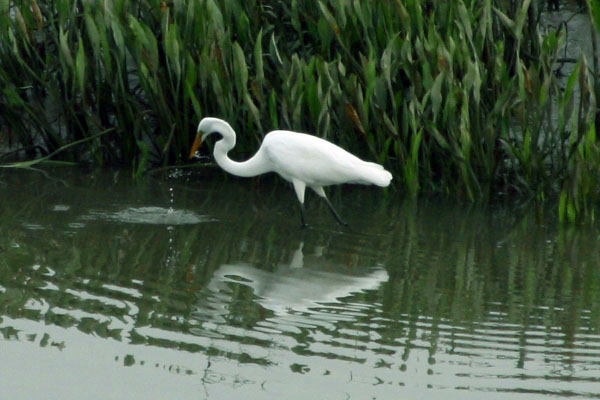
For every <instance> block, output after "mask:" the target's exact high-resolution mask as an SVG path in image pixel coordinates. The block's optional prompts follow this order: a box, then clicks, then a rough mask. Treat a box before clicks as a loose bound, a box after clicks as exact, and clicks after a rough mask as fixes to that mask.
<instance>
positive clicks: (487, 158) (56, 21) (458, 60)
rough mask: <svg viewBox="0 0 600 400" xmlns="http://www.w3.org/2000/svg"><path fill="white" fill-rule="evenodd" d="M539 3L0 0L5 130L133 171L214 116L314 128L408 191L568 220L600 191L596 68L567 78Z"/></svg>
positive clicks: (256, 136) (249, 137) (251, 137)
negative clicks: (499, 200) (517, 206)
mask: <svg viewBox="0 0 600 400" xmlns="http://www.w3.org/2000/svg"><path fill="white" fill-rule="evenodd" d="M509 3H511V4H509ZM513 3H514V4H513ZM537 3H538V2H533V1H531V0H522V1H518V2H502V1H495V0H494V1H493V0H461V1H455V2H426V1H420V0H406V1H399V0H396V1H389V2H357V1H352V2H351V1H343V0H320V1H316V2H299V1H290V2H271V1H267V2H264V1H256V0H255V1H252V0H251V1H241V0H231V1H227V2H218V1H215V0H202V1H189V0H174V1H169V2H162V1H158V0H110V1H102V2H93V1H92V2H70V1H66V0H59V1H56V2H39V1H37V0H32V1H26V2H25V1H14V2H9V1H4V2H1V3H0V29H2V31H3V32H7V34H4V35H2V36H1V37H0V83H1V85H0V87H1V88H2V89H1V93H0V104H1V106H2V110H3V112H2V117H1V118H2V119H1V120H0V124H1V129H2V135H3V136H4V137H5V139H7V140H8V142H9V143H10V144H11V145H12V146H13V148H23V149H25V151H27V154H28V156H29V157H30V158H31V157H37V156H39V154H40V153H41V154H42V155H43V154H48V153H51V152H53V151H55V150H57V149H60V148H62V147H63V146H66V145H68V144H69V143H73V142H75V141H78V140H82V139H86V138H87V139H89V140H88V141H86V142H85V144H82V145H79V146H77V147H75V149H77V150H78V152H73V151H71V152H61V155H62V157H64V158H65V159H66V160H69V161H82V160H83V161H88V162H92V163H94V164H99V165H106V164H110V165H114V164H121V165H132V166H133V167H134V173H135V174H136V175H139V174H141V173H143V172H144V171H145V170H147V169H148V168H150V167H152V166H159V165H172V164H181V163H183V162H184V161H185V159H186V155H187V152H188V149H189V145H190V142H191V140H192V136H193V135H194V134H195V127H196V125H197V123H198V121H199V119H200V118H202V117H203V116H207V115H212V116H218V117H221V118H224V119H227V120H228V121H230V122H231V123H232V125H233V126H234V127H235V128H236V129H237V131H238V132H239V134H240V138H239V140H238V143H239V144H238V146H239V148H240V151H242V152H251V151H253V150H254V149H255V148H256V147H257V146H258V144H259V142H260V140H261V139H262V136H263V135H264V133H265V132H266V131H268V130H271V129H276V128H282V129H286V128H287V129H294V130H303V131H309V132H313V133H315V134H317V135H319V136H321V137H325V138H328V139H330V140H332V141H334V142H336V143H339V144H341V145H342V146H344V147H345V148H347V149H349V150H351V151H353V152H356V153H358V154H359V155H361V156H363V157H366V158H369V159H373V160H377V161H379V162H381V163H383V164H385V165H386V167H387V168H388V169H390V170H391V171H392V172H393V173H394V175H395V181H394V183H395V184H396V186H397V187H399V188H401V189H404V190H406V191H407V192H408V194H409V195H410V196H417V195H418V194H419V193H423V192H440V193H449V194H452V195H454V196H457V197H459V198H464V199H467V200H470V201H472V200H478V199H489V198H491V197H494V196H495V195H496V194H497V193H505V194H520V195H522V196H524V197H525V198H533V199H538V200H543V199H546V198H551V197H555V195H559V197H560V207H559V216H560V218H561V219H563V220H571V221H575V220H579V219H581V218H583V217H584V216H589V215H591V214H593V211H592V209H591V208H590V205H591V204H593V199H595V198H596V197H597V195H598V191H599V190H600V187H599V186H598V179H596V172H595V171H597V170H598V167H599V165H598V163H599V162H600V160H598V157H597V152H598V145H597V140H596V128H595V123H594V121H595V119H596V113H597V107H596V97H597V95H596V94H597V92H598V90H597V89H594V88H595V87H598V83H597V82H596V81H595V80H594V78H595V77H597V76H598V71H597V66H596V63H593V62H590V61H588V60H586V59H585V57H582V58H581V59H580V60H579V61H578V64H577V67H576V68H575V70H574V71H573V73H572V74H571V76H570V77H569V78H568V80H567V81H566V82H561V81H560V80H559V79H558V78H557V76H556V74H555V73H554V70H555V69H556V60H557V58H558V53H559V50H560V49H561V46H562V45H563V44H564V42H565V32H564V29H563V30H561V29H558V30H557V31H550V32H547V33H544V35H541V34H540V31H539V29H538V26H537V15H538V13H539V9H538V4H537ZM590 15H597V12H596V13H594V9H593V7H592V6H590ZM596 19H597V18H596ZM107 129H114V131H112V132H111V133H110V134H107V135H98V134H99V133H101V132H105V131H106V130H107ZM0 160H1V159H0Z"/></svg>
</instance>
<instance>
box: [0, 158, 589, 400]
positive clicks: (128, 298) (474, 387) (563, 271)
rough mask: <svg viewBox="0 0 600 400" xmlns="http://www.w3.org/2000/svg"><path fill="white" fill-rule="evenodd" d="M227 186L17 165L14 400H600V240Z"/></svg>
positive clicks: (6, 179)
mask: <svg viewBox="0 0 600 400" xmlns="http://www.w3.org/2000/svg"><path fill="white" fill-rule="evenodd" d="M223 178H224V175H223V174H222V173H220V172H218V171H217V172H215V173H214V174H211V176H208V175H206V174H204V176H202V175H200V176H198V174H197V173H196V174H192V173H191V172H181V171H179V172H171V173H169V174H165V175H164V176H154V177H147V178H142V179H141V180H139V181H137V182H135V183H134V182H132V180H131V179H130V172H128V171H104V172H99V171H80V170H75V169H64V170H46V171H44V172H37V171H18V170H5V171H0V190H1V193H2V199H1V201H0V218H1V221H2V222H1V225H0V349H1V353H0V354H2V357H1V359H0V388H1V390H2V398H7V399H42V398H43V399H82V398H103V399H124V398H132V399H133V398H135V399H165V398H173V399H398V398H407V399H408V398H410V399H417V398H427V399H435V398H443V399H470V398H472V399H480V398H486V399H518V398H524V399H525V398H526V399H532V398H565V397H570V398H578V397H583V398H598V397H599V396H600V262H599V261H600V246H599V239H600V231H599V230H598V228H597V227H578V228H569V227H560V226H557V225H556V224H555V223H554V221H555V219H556V218H555V215H554V214H553V212H551V211H550V212H548V214H549V215H544V213H541V212H530V211H527V210H518V209H510V210H509V209H504V208H500V207H497V208H494V209H492V210H481V209H478V208H473V207H468V206H464V205H462V206H461V205H453V204H449V203H447V202H441V201H433V200H431V201H421V202H420V203H419V204H418V205H415V204H410V203H409V202H407V201H403V200H402V196H396V195H395V196H386V195H385V194H384V193H383V192H382V191H381V190H380V189H379V188H373V187H358V186H346V187H343V188H341V189H339V188H338V189H333V190H330V198H331V200H332V203H333V204H334V205H335V206H336V207H337V208H338V211H339V212H340V214H341V215H342V216H343V217H344V218H345V219H346V220H347V221H348V222H349V223H350V225H351V227H352V229H351V230H347V229H344V228H340V227H339V226H338V225H337V224H336V223H335V221H334V219H333V218H332V216H331V215H330V214H329V210H328V209H327V207H326V205H325V204H322V203H321V202H320V201H319V199H318V198H316V196H314V195H313V194H312V193H309V194H308V197H307V202H308V203H307V220H308V222H309V224H311V228H310V229H308V230H301V229H300V227H299V225H300V219H299V215H298V209H297V204H296V200H295V195H294V193H293V190H292V188H291V187H288V186H287V185H285V184H284V183H280V182H279V181H277V180H274V179H269V178H261V179H259V180H242V179H235V178H228V179H223ZM274 183H275V184H274Z"/></svg>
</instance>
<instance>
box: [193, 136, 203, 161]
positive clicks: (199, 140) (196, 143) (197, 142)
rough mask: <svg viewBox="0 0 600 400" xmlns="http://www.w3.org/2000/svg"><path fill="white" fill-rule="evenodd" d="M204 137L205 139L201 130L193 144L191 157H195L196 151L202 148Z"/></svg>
mask: <svg viewBox="0 0 600 400" xmlns="http://www.w3.org/2000/svg"><path fill="white" fill-rule="evenodd" d="M202 139H204V136H203V135H202V131H199V132H198V134H197V135H196V139H194V143H193V144H192V150H190V158H193V157H194V156H195V155H196V152H197V151H198V149H199V148H200V145H202Z"/></svg>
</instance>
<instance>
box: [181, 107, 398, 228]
mask: <svg viewBox="0 0 600 400" xmlns="http://www.w3.org/2000/svg"><path fill="white" fill-rule="evenodd" d="M212 133H218V134H220V135H221V136H222V139H221V140H219V141H217V143H216V144H215V147H214V151H213V155H214V157H215V160H216V161H217V164H219V166H220V167H221V168H223V169H224V170H225V171H227V172H229V173H230V174H233V175H237V176H241V177H251V176H256V175H260V174H264V173H267V172H276V173H278V174H279V175H280V176H281V177H282V178H283V179H285V180H287V181H290V182H292V184H293V185H294V189H295V191H296V195H297V196H298V200H299V201H300V219H301V222H302V226H303V227H305V226H306V219H305V216H304V190H305V189H306V187H307V186H308V187H310V188H311V189H312V190H314V191H315V193H317V194H318V195H319V196H320V197H322V198H323V199H324V200H325V202H326V203H327V205H328V206H329V209H330V210H331V212H332V213H333V216H334V217H335V219H336V220H337V221H338V222H339V223H340V224H342V225H347V224H346V223H345V222H344V221H343V220H342V219H341V218H340V216H339V215H338V213H337V212H336V211H335V209H334V208H333V206H332V205H331V203H330V202H329V200H328V199H327V196H326V195H325V191H324V190H323V187H324V186H329V185H335V184H340V183H359V184H364V185H370V184H374V185H377V186H382V187H385V186H388V185H389V184H390V181H391V180H392V174H390V173H389V172H388V171H386V170H385V169H383V167H382V166H381V165H379V164H375V163H372V162H366V161H363V160H361V159H360V158H358V157H356V156H354V155H353V154H350V153H348V152H347V151H346V150H344V149H342V148H341V147H338V146H336V145H335V144H333V143H330V142H328V141H327V140H324V139H321V138H318V137H316V136H312V135H308V134H305V133H298V132H292V131H285V130H277V131H272V132H269V133H268V134H267V135H266V136H265V137H264V139H263V142H262V144H261V146H260V148H259V149H258V151H257V152H256V154H254V156H252V157H251V158H250V159H249V160H247V161H244V162H237V161H233V160H232V159H230V158H229V157H228V156H227V153H228V152H229V150H231V149H233V147H234V146H235V131H234V130H233V128H231V126H230V125H229V124H228V123H227V122H225V121H223V120H221V119H218V118H203V119H202V121H200V124H198V130H197V135H196V139H195V140H194V143H193V145H192V149H191V152H190V158H192V157H193V156H194V155H195V154H196V151H197V150H198V148H199V147H200V145H201V144H202V142H203V141H204V139H206V137H207V136H209V135H210V134H212Z"/></svg>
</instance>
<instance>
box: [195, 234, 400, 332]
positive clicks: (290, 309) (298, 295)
mask: <svg viewBox="0 0 600 400" xmlns="http://www.w3.org/2000/svg"><path fill="white" fill-rule="evenodd" d="M303 247H304V243H303V242H301V243H300V244H299V246H298V248H297V250H295V251H294V253H293V255H292V257H291V260H290V262H289V263H287V264H280V265H278V266H277V267H276V269H275V270H274V271H268V270H263V269H259V268H256V267H253V266H251V265H249V264H246V263H239V264H224V265H222V266H221V267H219V268H218V269H217V270H216V271H215V272H214V274H213V277H212V279H211V280H210V282H209V283H208V285H207V287H206V291H207V292H208V293H206V296H202V299H201V301H200V302H199V303H198V304H197V308H196V310H195V312H194V317H196V318H197V320H198V322H199V323H200V325H201V326H202V329H199V330H198V329H196V331H195V333H196V334H203V335H205V334H209V333H210V335H211V336H215V334H216V336H221V335H220V334H219V333H223V332H222V331H223V330H225V331H227V327H226V325H227V324H228V323H230V321H229V322H228V318H227V316H228V315H229V313H230V312H232V305H233V303H234V301H235V304H236V305H238V300H235V299H234V298H233V296H234V293H235V292H236V291H234V290H233V289H232V288H234V287H235V285H242V286H246V287H249V288H251V289H252V292H253V294H254V298H253V299H252V301H253V302H255V303H257V304H258V305H260V306H261V307H262V308H263V309H264V310H267V311H268V312H266V313H265V319H267V320H270V322H271V323H269V325H270V327H271V328H274V329H275V330H278V328H276V327H277V326H281V325H285V326H286V327H287V328H286V330H288V328H289V326H290V325H293V326H297V327H316V326H321V327H326V328H333V327H334V325H335V323H336V322H339V321H348V320H353V319H354V318H355V317H356V316H357V315H358V314H359V313H360V308H361V307H364V308H367V307H372V306H373V305H368V304H357V303H344V302H343V301H341V300H340V299H343V298H346V297H348V296H351V295H353V294H356V293H361V292H365V291H369V290H375V289H377V288H379V287H380V285H381V284H383V283H385V282H386V281H387V280H388V278H389V277H388V274H387V271H386V270H385V269H384V268H383V267H377V268H373V269H369V270H368V272H365V273H364V274H363V275H350V274H348V273H347V272H345V271H344V272H338V271H341V270H342V268H343V265H336V264H335V263H333V262H332V261H330V260H327V259H326V258H325V257H322V255H321V253H322V251H320V250H319V248H317V250H316V251H315V252H314V253H312V254H308V255H305V254H304V251H303Z"/></svg>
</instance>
